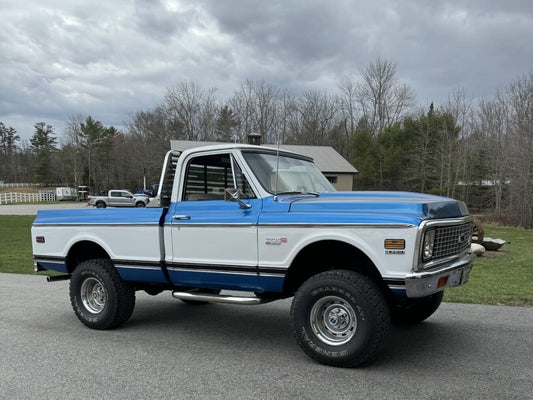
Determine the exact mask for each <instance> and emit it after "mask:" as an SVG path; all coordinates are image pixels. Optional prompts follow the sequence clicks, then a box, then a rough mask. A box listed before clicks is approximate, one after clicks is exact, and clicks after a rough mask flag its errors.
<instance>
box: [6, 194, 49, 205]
mask: <svg viewBox="0 0 533 400" xmlns="http://www.w3.org/2000/svg"><path fill="white" fill-rule="evenodd" d="M55 200H56V195H55V193H52V192H41V193H16V192H14V193H0V204H9V203H33V202H39V201H55Z"/></svg>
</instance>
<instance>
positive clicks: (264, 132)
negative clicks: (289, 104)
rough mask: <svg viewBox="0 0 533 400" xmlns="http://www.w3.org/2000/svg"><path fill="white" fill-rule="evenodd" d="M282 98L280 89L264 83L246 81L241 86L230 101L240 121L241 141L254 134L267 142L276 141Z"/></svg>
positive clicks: (238, 130)
mask: <svg viewBox="0 0 533 400" xmlns="http://www.w3.org/2000/svg"><path fill="white" fill-rule="evenodd" d="M281 97H282V96H281V92H280V90H279V89H277V88H275V87H274V86H273V85H271V84H268V83H266V82H264V81H258V82H255V81H251V80H246V81H244V82H243V83H242V84H241V87H240V89H239V90H237V91H236V92H235V94H234V95H233V97H232V98H231V99H230V101H229V103H230V105H231V107H232V109H233V110H234V112H235V114H236V117H237V118H238V120H239V127H238V129H237V136H238V140H239V141H245V140H246V137H247V135H248V134H250V133H252V132H257V133H259V134H261V136H262V137H263V141H265V142H272V141H275V140H276V137H277V133H276V132H275V131H274V127H275V125H276V117H277V111H278V107H279V102H280V99H281Z"/></svg>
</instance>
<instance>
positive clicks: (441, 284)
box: [437, 275, 450, 289]
mask: <svg viewBox="0 0 533 400" xmlns="http://www.w3.org/2000/svg"><path fill="white" fill-rule="evenodd" d="M449 277H450V276H449V275H446V276H441V277H440V278H439V282H438V283H437V289H440V288H441V287H444V286H446V284H447V283H448V278H449Z"/></svg>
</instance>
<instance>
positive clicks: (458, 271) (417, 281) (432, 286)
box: [405, 254, 476, 297]
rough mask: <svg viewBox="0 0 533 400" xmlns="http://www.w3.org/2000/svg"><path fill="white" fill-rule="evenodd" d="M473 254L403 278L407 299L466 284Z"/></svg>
mask: <svg viewBox="0 0 533 400" xmlns="http://www.w3.org/2000/svg"><path fill="white" fill-rule="evenodd" d="M474 258H476V256H475V254H466V255H465V256H463V257H462V258H460V259H459V260H455V261H453V262H452V263H450V264H445V265H444V266H442V267H440V268H437V269H433V270H430V271H421V272H413V273H412V274H409V275H407V276H406V278H405V291H406V294H407V297H425V296H429V295H431V294H433V293H436V292H439V291H441V290H444V289H446V288H449V287H457V286H461V285H464V284H465V283H466V282H468V277H469V276H470V271H471V270H472V261H473V260H474Z"/></svg>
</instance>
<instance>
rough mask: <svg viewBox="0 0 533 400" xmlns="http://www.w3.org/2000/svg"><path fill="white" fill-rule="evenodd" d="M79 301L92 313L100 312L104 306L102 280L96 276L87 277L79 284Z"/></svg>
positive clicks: (104, 295) (104, 297)
mask: <svg viewBox="0 0 533 400" xmlns="http://www.w3.org/2000/svg"><path fill="white" fill-rule="evenodd" d="M81 301H82V303H83V305H84V306H85V308H86V309H87V311H89V312H90V313H92V314H98V313H100V312H102V310H103V309H104V307H105V302H106V294H105V288H104V285H103V284H102V282H100V281H99V280H98V279H96V278H87V279H85V280H84V281H83V283H82V285H81Z"/></svg>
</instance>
